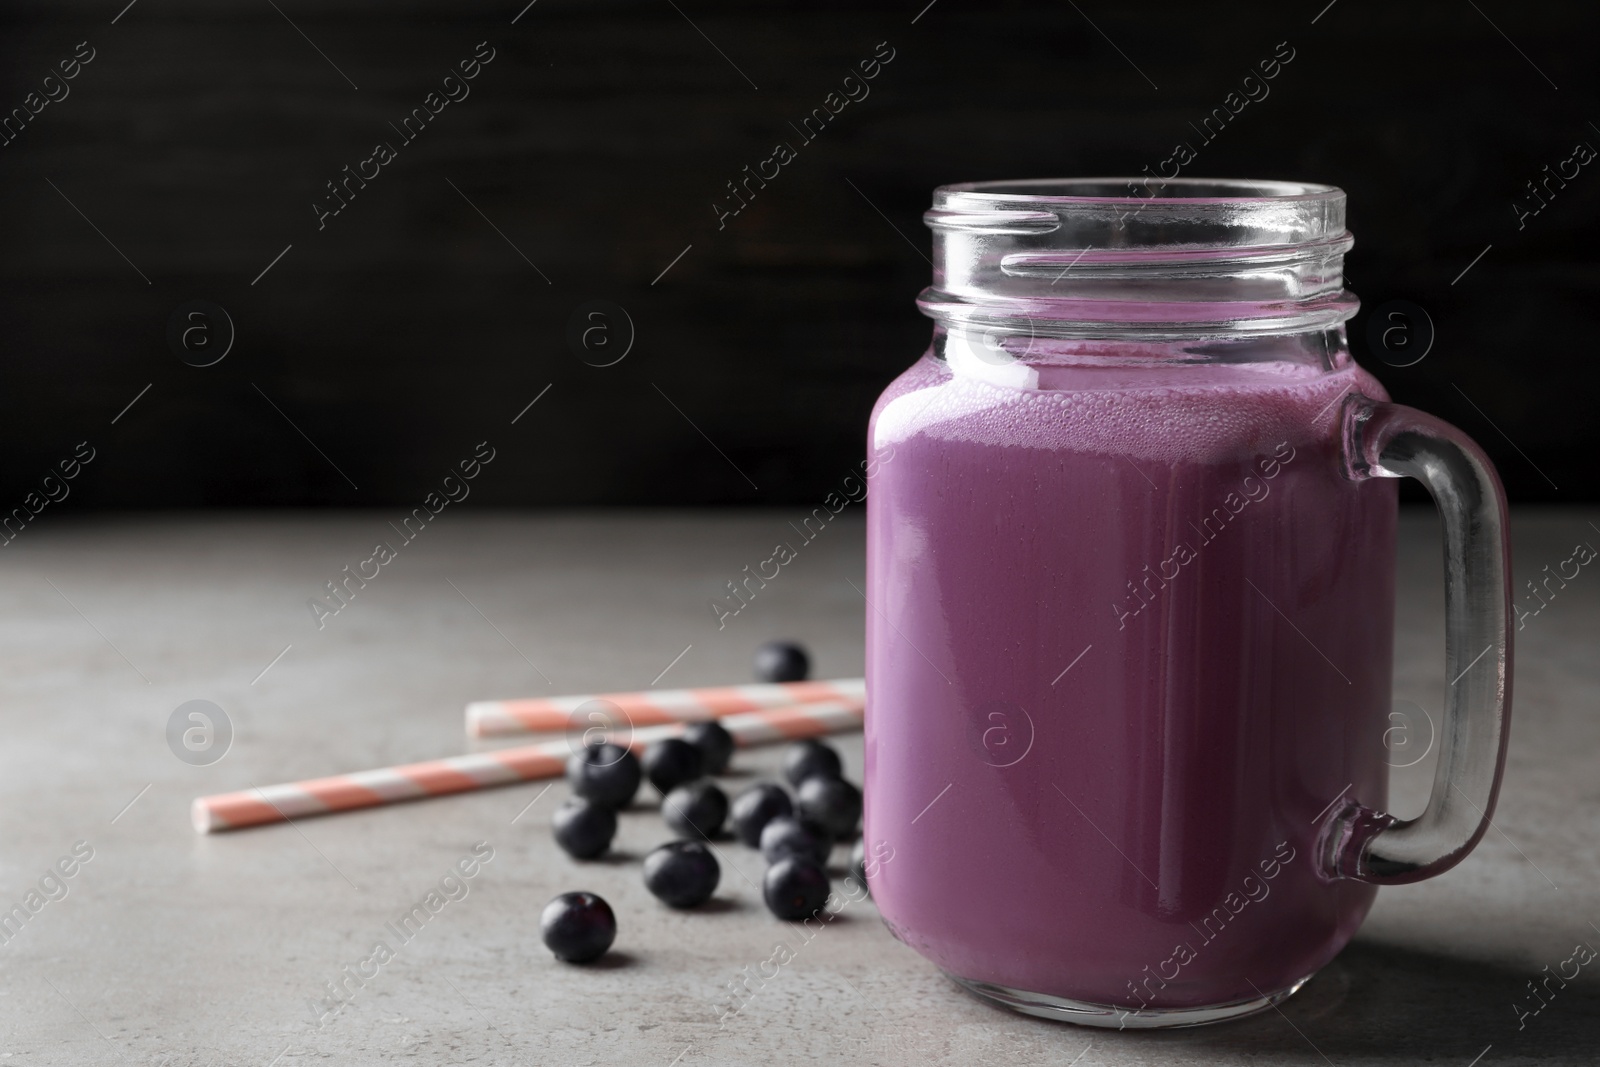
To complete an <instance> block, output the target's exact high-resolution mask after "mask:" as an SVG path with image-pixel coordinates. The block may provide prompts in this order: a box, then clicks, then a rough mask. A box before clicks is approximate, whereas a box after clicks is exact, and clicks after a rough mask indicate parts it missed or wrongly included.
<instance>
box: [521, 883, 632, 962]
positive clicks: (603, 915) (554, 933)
mask: <svg viewBox="0 0 1600 1067" xmlns="http://www.w3.org/2000/svg"><path fill="white" fill-rule="evenodd" d="M539 936H540V937H542V938H543V939H544V945H545V948H548V949H549V950H550V951H551V952H554V953H555V954H556V958H557V959H560V960H566V961H567V962H568V963H589V962H590V961H592V960H597V959H599V958H600V957H601V956H604V955H605V953H606V949H608V948H610V947H611V942H613V941H615V940H616V939H617V917H616V915H614V914H613V913H612V911H611V905H610V904H607V903H606V902H605V901H604V900H602V899H601V898H599V897H597V896H595V895H594V894H593V893H581V892H580V893H562V894H561V895H560V896H559V897H556V898H555V899H554V900H552V901H551V902H550V903H548V904H546V905H545V906H544V914H543V915H541V916H539Z"/></svg>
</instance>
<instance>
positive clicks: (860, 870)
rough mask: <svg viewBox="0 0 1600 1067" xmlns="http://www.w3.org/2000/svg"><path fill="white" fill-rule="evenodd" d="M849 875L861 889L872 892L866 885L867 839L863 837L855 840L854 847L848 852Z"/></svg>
mask: <svg viewBox="0 0 1600 1067" xmlns="http://www.w3.org/2000/svg"><path fill="white" fill-rule="evenodd" d="M850 874H851V876H852V877H854V878H855V880H856V881H857V882H858V883H859V884H860V886H861V888H862V889H865V890H866V891H867V892H869V893H870V892H872V887H871V886H869V885H867V839H866V838H864V837H858V838H856V847H855V848H853V849H851V850H850Z"/></svg>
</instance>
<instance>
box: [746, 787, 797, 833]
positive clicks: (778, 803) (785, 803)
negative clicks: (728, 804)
mask: <svg viewBox="0 0 1600 1067" xmlns="http://www.w3.org/2000/svg"><path fill="white" fill-rule="evenodd" d="M793 814H794V805H793V804H792V803H791V802H790V801H789V794H788V793H785V792H784V791H783V787H782V786H781V785H778V784H776V783H774V782H758V783H757V784H755V785H753V786H751V787H750V788H749V789H746V790H745V791H744V792H743V793H740V794H739V795H738V796H736V797H734V798H733V832H734V833H735V834H737V835H738V836H739V840H740V841H743V842H744V843H745V844H747V845H749V846H750V847H751V848H759V847H761V831H762V830H764V829H765V828H766V825H767V823H769V822H771V821H772V820H773V819H776V818H777V817H778V816H780V815H793Z"/></svg>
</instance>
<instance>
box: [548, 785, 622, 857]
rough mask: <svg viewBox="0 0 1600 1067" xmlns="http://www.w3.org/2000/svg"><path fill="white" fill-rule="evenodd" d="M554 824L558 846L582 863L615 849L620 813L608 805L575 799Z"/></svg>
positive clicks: (563, 809) (567, 804)
mask: <svg viewBox="0 0 1600 1067" xmlns="http://www.w3.org/2000/svg"><path fill="white" fill-rule="evenodd" d="M550 823H551V825H552V826H553V827H555V832H556V844H558V845H560V846H561V847H562V848H564V849H566V850H567V855H569V856H571V857H572V858H573V859H578V860H592V859H594V858H595V857H596V856H598V855H600V854H601V853H603V852H604V851H605V850H606V849H608V848H610V847H611V839H612V838H613V837H615V836H617V813H616V812H615V811H612V810H611V809H610V808H608V807H606V806H605V805H604V804H596V803H595V802H594V801H592V800H584V799H583V798H582V797H573V798H571V799H570V800H568V801H567V802H566V803H565V804H563V805H561V806H560V807H559V808H557V809H556V814H555V817H554V818H553V819H551V820H550Z"/></svg>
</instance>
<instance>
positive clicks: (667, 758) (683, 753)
mask: <svg viewBox="0 0 1600 1067" xmlns="http://www.w3.org/2000/svg"><path fill="white" fill-rule="evenodd" d="M704 768H705V758H704V757H703V756H701V755H700V750H699V749H698V748H695V747H694V746H693V745H691V744H690V743H689V742H687V741H685V740H683V739H682V738H678V737H668V738H666V739H664V740H661V741H657V742H655V743H653V744H652V745H651V746H650V747H649V748H647V749H645V750H644V773H645V777H646V778H649V779H650V784H651V785H653V786H655V787H656V788H657V789H659V790H660V791H661V795H662V796H666V795H667V794H668V793H670V792H672V791H673V790H674V789H676V788H678V787H679V786H680V785H683V784H684V783H685V782H692V781H694V780H695V779H696V778H698V777H700V774H701V772H702V771H703V770H704Z"/></svg>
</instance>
